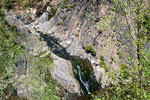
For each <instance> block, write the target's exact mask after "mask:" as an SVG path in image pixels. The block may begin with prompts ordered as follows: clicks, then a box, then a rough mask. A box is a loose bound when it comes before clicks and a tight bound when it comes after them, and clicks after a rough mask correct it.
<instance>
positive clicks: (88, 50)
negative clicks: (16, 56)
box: [86, 45, 96, 55]
mask: <svg viewBox="0 0 150 100" xmlns="http://www.w3.org/2000/svg"><path fill="white" fill-rule="evenodd" d="M86 51H87V52H89V53H91V54H92V55H96V51H95V50H94V49H93V47H92V46H91V45H88V46H87V47H86Z"/></svg>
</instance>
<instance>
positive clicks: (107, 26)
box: [95, 0, 150, 100]
mask: <svg viewBox="0 0 150 100" xmlns="http://www.w3.org/2000/svg"><path fill="white" fill-rule="evenodd" d="M112 3H113V5H114V6H113V8H112V9H111V10H110V11H109V14H108V15H106V16H105V17H104V18H102V19H101V21H100V30H101V31H103V32H105V31H107V30H112V31H113V32H115V33H118V31H119V29H120V26H116V25H115V24H114V21H116V23H123V24H124V26H125V27H127V31H128V32H127V36H125V37H124V38H125V39H127V40H130V41H132V42H133V43H134V47H136V50H137V52H136V56H137V59H136V58H135V59H133V58H131V57H130V56H129V61H128V63H129V62H131V61H132V63H130V64H123V65H121V66H120V76H119V77H116V75H114V76H113V77H115V79H116V80H118V81H116V83H115V84H113V86H110V87H108V88H106V89H105V90H104V91H103V93H99V94H98V95H97V97H96V96H95V100H124V99H126V100H149V99H150V72H149V70H150V63H149V62H150V50H149V49H146V48H145V44H146V43H148V42H150V41H149V39H150V35H149V33H150V28H149V26H150V16H149V13H150V10H149V5H150V4H149V3H150V2H148V0H146V2H145V0H136V1H135V0H113V1H112ZM133 16H134V17H133ZM120 18H121V19H120ZM129 20H130V21H131V22H130V21H129ZM119 32H120V31H119ZM119 47H120V48H122V45H120V46H119ZM128 47H129V45H126V49H128ZM124 54H125V53H124V52H119V53H118V55H119V58H122V56H124ZM135 61H136V62H135ZM105 65H106V64H105V63H104V61H103V59H101V61H100V66H105Z"/></svg>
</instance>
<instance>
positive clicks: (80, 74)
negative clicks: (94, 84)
mask: <svg viewBox="0 0 150 100" xmlns="http://www.w3.org/2000/svg"><path fill="white" fill-rule="evenodd" d="M77 69H78V75H79V79H80V82H81V83H82V84H83V86H84V87H85V89H86V91H87V93H88V94H90V91H89V85H88V83H87V82H84V81H83V80H82V74H83V73H82V72H81V69H80V66H79V65H77Z"/></svg>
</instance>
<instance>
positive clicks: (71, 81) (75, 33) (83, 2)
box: [7, 0, 150, 94]
mask: <svg viewBox="0 0 150 100" xmlns="http://www.w3.org/2000/svg"><path fill="white" fill-rule="evenodd" d="M46 1H47V0H46ZM46 7H47V9H46V11H45V12H43V13H42V14H41V15H40V16H39V17H37V18H36V19H35V21H33V22H32V23H31V22H30V24H29V23H25V22H24V23H23V22H22V21H21V19H18V17H16V16H15V15H12V14H11V13H7V22H8V23H9V24H10V25H16V26H18V27H19V29H20V31H22V32H23V33H25V34H24V35H25V36H27V37H26V40H27V41H28V43H27V45H26V46H27V49H28V50H29V53H30V54H31V55H33V56H37V55H39V54H40V53H41V52H45V53H44V55H41V57H43V56H45V55H48V54H51V56H52V58H53V63H54V68H53V71H52V75H53V78H54V79H56V80H57V81H58V82H59V84H60V85H61V86H62V87H64V88H65V89H66V90H67V92H69V93H72V94H80V93H81V90H80V85H79V82H78V81H77V80H76V78H75V77H74V74H73V71H72V69H73V65H72V63H71V62H70V61H69V60H68V59H67V57H66V58H63V57H62V56H61V55H59V56H58V55H57V54H56V53H60V52H61V50H60V49H62V48H63V49H64V50H65V51H66V53H67V54H69V55H70V56H78V57H80V58H82V59H88V60H89V61H90V62H91V65H92V70H93V74H94V76H95V78H96V80H97V82H98V83H99V84H101V87H102V88H104V87H105V86H108V85H109V84H110V83H111V82H112V80H111V78H109V76H110V73H116V74H117V76H118V75H119V70H120V66H121V65H122V64H125V63H126V62H127V60H126V59H127V57H126V55H125V56H122V55H120V53H121V52H124V53H129V54H130V55H131V57H132V58H136V56H135V47H134V45H133V43H132V42H131V41H130V40H126V39H125V38H124V37H123V35H126V33H127V31H126V27H125V26H123V25H122V23H118V22H117V21H116V22H114V23H115V24H116V26H122V27H121V28H119V29H118V31H117V33H118V34H116V33H114V32H111V31H110V30H107V31H105V32H102V31H101V30H100V29H99V24H100V23H101V20H100V18H102V17H104V16H105V14H106V12H107V10H108V9H109V8H110V7H111V2H110V0H69V1H68V2H65V3H64V2H63V0H52V2H50V5H48V6H46V5H45V8H46ZM53 7H54V8H55V9H57V10H56V14H55V15H54V16H53V17H52V18H49V15H50V13H52V12H51V11H50V10H51V9H52V8H53ZM20 16H22V15H20ZM41 34H42V35H46V36H49V37H52V38H50V41H52V42H51V43H48V42H46V40H44V39H41V36H40V35H41ZM53 38H54V39H55V41H54V40H53ZM118 41H123V45H124V47H125V46H126V45H127V44H126V43H127V42H129V48H128V49H126V48H120V47H119V46H118ZM53 42H55V43H57V44H59V45H57V44H55V43H53ZM89 45H90V46H92V47H93V49H94V50H95V51H96V56H92V55H91V54H90V53H87V50H86V47H87V46H89ZM52 46H53V47H54V48H51V47H52ZM145 47H146V48H149V47H150V46H149V43H147V44H145ZM120 49H121V50H120ZM52 51H53V52H52ZM101 58H103V60H101ZM100 61H103V63H104V64H105V65H106V66H107V69H108V70H106V69H105V68H103V66H102V65H100Z"/></svg>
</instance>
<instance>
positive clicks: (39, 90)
mask: <svg viewBox="0 0 150 100" xmlns="http://www.w3.org/2000/svg"><path fill="white" fill-rule="evenodd" d="M21 34H22V33H18V32H17V27H16V26H8V25H7V24H6V21H5V14H4V12H3V10H1V9H0V83H1V86H0V99H2V100H5V98H6V97H9V98H8V99H6V100H26V99H25V98H20V97H18V96H15V95H13V94H12V93H13V91H14V89H15V86H16V84H22V85H26V86H29V87H30V89H29V91H28V92H29V96H31V97H32V98H33V100H60V99H59V97H58V96H56V84H57V82H56V81H55V80H53V79H52V77H51V71H52V67H51V65H52V63H53V60H52V58H51V56H50V55H47V56H45V57H39V56H40V55H42V54H43V53H44V52H41V53H40V55H39V56H38V57H33V56H31V55H29V54H28V53H27V52H26V51H25V49H24V47H25V46H23V45H22V44H21V43H20V42H19V41H18V38H19V39H22V37H21V36H22V35H21ZM21 57H23V59H25V60H26V61H27V65H26V67H27V69H28V67H31V66H32V68H30V74H29V77H28V75H19V79H17V80H16V81H15V82H14V83H10V80H12V79H14V76H15V74H16V73H15V71H16V67H15V63H16V62H18V61H19V60H20V58H21ZM9 84H12V87H13V88H9V87H8V86H9ZM7 88H9V89H7ZM5 91H6V92H5ZM7 92H8V93H7ZM8 95H9V96H8Z"/></svg>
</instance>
